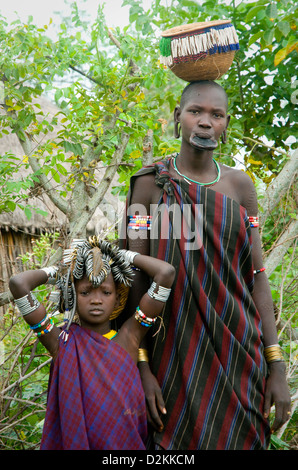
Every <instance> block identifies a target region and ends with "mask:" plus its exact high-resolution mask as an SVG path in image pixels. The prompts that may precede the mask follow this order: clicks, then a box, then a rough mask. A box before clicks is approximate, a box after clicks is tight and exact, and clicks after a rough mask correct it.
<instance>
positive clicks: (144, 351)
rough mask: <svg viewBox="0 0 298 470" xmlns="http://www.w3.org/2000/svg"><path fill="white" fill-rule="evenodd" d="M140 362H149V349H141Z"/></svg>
mask: <svg viewBox="0 0 298 470" xmlns="http://www.w3.org/2000/svg"><path fill="white" fill-rule="evenodd" d="M138 362H149V358H148V351H147V349H143V348H139V354H138Z"/></svg>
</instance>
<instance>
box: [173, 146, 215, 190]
mask: <svg viewBox="0 0 298 470" xmlns="http://www.w3.org/2000/svg"><path fill="white" fill-rule="evenodd" d="M177 157H178V153H177V155H176V157H175V158H173V159H172V160H173V166H174V169H175V171H176V172H177V173H178V175H180V176H182V178H183V179H184V181H186V182H187V183H188V184H190V181H191V182H192V183H196V184H200V185H201V186H210V185H212V184H215V183H217V182H218V181H219V180H220V167H219V164H218V163H217V161H216V160H214V158H212V160H213V161H214V163H215V165H216V168H217V177H216V178H215V180H214V181H211V182H210V183H200V182H199V181H195V180H192V179H191V178H188V176H185V175H183V174H182V173H180V171H179V170H178V168H177V165H176V158H177Z"/></svg>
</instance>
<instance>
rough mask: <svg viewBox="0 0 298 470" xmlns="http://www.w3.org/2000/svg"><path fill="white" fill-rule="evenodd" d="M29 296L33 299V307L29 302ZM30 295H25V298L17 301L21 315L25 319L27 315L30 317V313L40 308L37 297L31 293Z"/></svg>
mask: <svg viewBox="0 0 298 470" xmlns="http://www.w3.org/2000/svg"><path fill="white" fill-rule="evenodd" d="M29 294H30V297H31V300H32V302H33V305H31V303H30V300H29V297H28V296H29ZM29 294H26V295H24V297H21V298H20V299H15V304H16V306H17V307H18V309H19V311H20V313H21V314H22V315H23V317H25V316H26V315H29V313H32V312H34V310H36V309H38V307H39V306H40V302H39V300H37V298H36V297H35V295H34V294H33V293H32V292H29Z"/></svg>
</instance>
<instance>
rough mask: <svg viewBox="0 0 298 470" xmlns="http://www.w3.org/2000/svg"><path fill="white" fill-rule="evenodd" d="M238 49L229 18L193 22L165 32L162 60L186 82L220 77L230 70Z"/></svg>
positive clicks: (161, 47) (161, 44)
mask: <svg viewBox="0 0 298 470" xmlns="http://www.w3.org/2000/svg"><path fill="white" fill-rule="evenodd" d="M238 49H239V42H238V37H237V33H236V31H235V28H234V26H233V25H232V24H231V22H230V21H229V20H219V21H206V22H200V23H192V24H186V25H181V26H177V27H175V28H171V29H168V30H167V31H164V32H163V33H162V38H161V41H160V52H161V56H160V62H161V63H162V64H164V65H167V66H168V67H169V68H170V70H171V71H172V72H173V73H174V74H175V75H177V77H179V78H181V79H182V80H185V81H187V82H193V81H196V80H217V79H219V78H220V77H221V76H222V75H224V74H225V73H226V72H227V71H228V70H229V68H230V67H231V64H232V62H233V59H234V56H235V52H236V51H237V50H238Z"/></svg>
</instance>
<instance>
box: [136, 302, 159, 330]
mask: <svg viewBox="0 0 298 470" xmlns="http://www.w3.org/2000/svg"><path fill="white" fill-rule="evenodd" d="M135 319H136V320H137V321H138V322H139V323H140V324H141V325H143V326H146V327H148V328H149V327H150V326H152V325H154V323H155V322H156V317H155V318H151V317H147V316H146V315H145V313H143V312H142V310H141V309H140V307H137V309H136V313H135Z"/></svg>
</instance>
